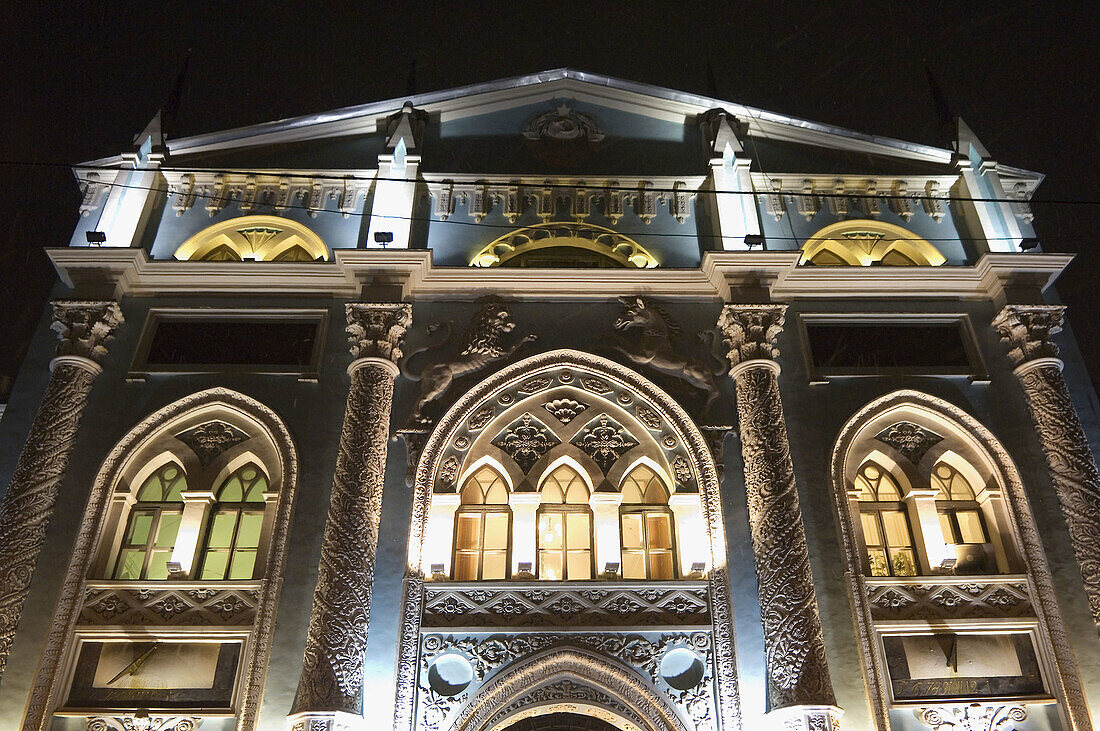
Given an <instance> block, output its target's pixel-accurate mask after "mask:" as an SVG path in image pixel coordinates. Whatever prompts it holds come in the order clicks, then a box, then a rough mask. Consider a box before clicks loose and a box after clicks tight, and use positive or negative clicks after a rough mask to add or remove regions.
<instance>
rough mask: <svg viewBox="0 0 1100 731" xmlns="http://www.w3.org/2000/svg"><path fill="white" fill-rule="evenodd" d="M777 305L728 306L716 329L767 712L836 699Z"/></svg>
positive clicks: (832, 702) (822, 704)
mask: <svg viewBox="0 0 1100 731" xmlns="http://www.w3.org/2000/svg"><path fill="white" fill-rule="evenodd" d="M785 309H786V308H785V307H784V306H782V305H727V306H726V307H725V308H723V311H722V315H721V317H720V318H719V321H718V325H719V327H720V328H721V329H722V334H723V337H724V338H725V341H726V345H727V346H728V347H729V351H730V362H731V363H732V364H733V366H734V367H733V368H732V370H731V371H730V373H731V375H732V377H733V379H734V383H735V386H736V391H737V413H738V416H739V421H740V429H741V453H742V457H743V459H744V464H745V490H746V492H747V496H748V509H749V524H750V530H751V532H752V544H753V554H754V557H755V561H756V576H757V583H758V586H759V592H760V610H761V615H762V618H763V623H764V646H765V652H766V655H767V667H768V701H769V707H770V709H771V710H776V709H784V708H788V707H791V706H814V707H832V706H834V705H835V703H836V701H835V699H834V696H833V689H832V683H831V681H830V679H829V667H828V664H827V662H826V659H825V641H824V638H823V637H822V634H821V618H820V616H819V615H818V610H817V599H816V596H815V594H814V583H813V575H812V574H811V572H810V559H809V551H808V549H807V546H806V533H805V529H804V527H803V524H802V514H801V510H800V509H799V506H798V491H797V488H796V486H795V480H794V464H793V463H792V462H791V454H790V444H789V443H788V439H787V427H786V422H785V421H784V418H783V404H782V402H781V401H780V397H779V382H778V380H777V379H776V372H777V371H778V365H777V364H776V363H775V361H774V360H772V358H773V357H774V356H775V355H777V354H778V350H777V349H776V347H775V337H776V335H778V334H779V332H780V330H781V329H782V327H783V316H784V311H785Z"/></svg>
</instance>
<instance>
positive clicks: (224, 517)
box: [206, 510, 237, 548]
mask: <svg viewBox="0 0 1100 731" xmlns="http://www.w3.org/2000/svg"><path fill="white" fill-rule="evenodd" d="M236 525H237V511H236V510H224V511H221V512H218V513H215V514H214V519H213V520H212V521H210V532H209V533H207V535H206V547H207V548H229V547H230V546H231V545H232V544H233V528H234V527H236Z"/></svg>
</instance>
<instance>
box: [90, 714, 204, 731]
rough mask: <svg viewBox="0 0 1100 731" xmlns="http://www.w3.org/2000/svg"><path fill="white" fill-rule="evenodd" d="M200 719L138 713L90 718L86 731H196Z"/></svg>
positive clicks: (200, 722)
mask: <svg viewBox="0 0 1100 731" xmlns="http://www.w3.org/2000/svg"><path fill="white" fill-rule="evenodd" d="M200 726H202V719H201V718H199V717H197V716H162V715H159V714H158V715H155V716H150V715H149V713H148V712H146V711H138V712H137V713H134V714H131V715H128V716H92V717H91V718H89V719H88V725H87V726H86V727H85V728H86V731H198V729H199V727H200Z"/></svg>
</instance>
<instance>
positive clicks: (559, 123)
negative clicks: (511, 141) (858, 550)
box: [523, 104, 604, 142]
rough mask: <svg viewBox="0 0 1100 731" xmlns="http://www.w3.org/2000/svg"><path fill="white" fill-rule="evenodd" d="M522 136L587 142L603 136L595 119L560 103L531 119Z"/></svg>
mask: <svg viewBox="0 0 1100 731" xmlns="http://www.w3.org/2000/svg"><path fill="white" fill-rule="evenodd" d="M523 136H524V137H526V138H527V139H529V140H542V139H550V140H562V141H567V140H577V139H580V140H586V141H588V142H599V141H601V140H602V139H603V137H604V135H603V132H601V131H600V127H599V125H598V124H596V120H594V119H592V117H589V116H588V115H587V114H581V113H580V112H578V111H576V110H574V109H571V108H570V107H569V105H568V104H560V105H558V106H557V107H556V108H555V109H552V110H551V111H549V112H544V113H542V114H540V115H539V116H537V117H535V118H534V119H532V120H531V121H530V122H528V123H527V127H526V128H525V129H524V130H523Z"/></svg>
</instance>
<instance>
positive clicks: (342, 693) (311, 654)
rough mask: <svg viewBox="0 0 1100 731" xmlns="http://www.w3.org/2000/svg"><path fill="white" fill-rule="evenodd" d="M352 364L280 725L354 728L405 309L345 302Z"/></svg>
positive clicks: (313, 729) (322, 730)
mask: <svg viewBox="0 0 1100 731" xmlns="http://www.w3.org/2000/svg"><path fill="white" fill-rule="evenodd" d="M347 318H348V326H347V332H348V335H349V338H348V340H349V342H350V343H351V354H352V356H353V357H354V358H355V361H354V362H352V364H351V366H349V368H348V373H350V374H351V389H350V390H349V392H348V402H347V409H346V410H345V412H344V425H343V430H342V432H341V435H340V449H339V453H338V455H337V458H336V473H335V476H334V478H333V485H332V498H331V503H330V505H329V512H328V519H327V521H326V523H325V532H324V536H323V538H322V543H321V561H320V566H319V568H318V572H317V574H318V575H317V588H316V590H315V592H314V595H313V611H312V613H311V615H310V621H309V632H308V634H307V636H306V649H305V659H304V661H303V666H302V675H301V679H300V680H299V681H298V693H297V696H296V697H295V699H294V706H293V708H292V710H291V714H290V716H289V725H290V727H291V728H293V729H295V730H296V731H297V730H298V729H308V730H309V731H334V730H335V729H348V728H359V727H363V659H364V656H365V653H366V647H367V624H368V621H369V619H370V600H371V584H372V583H373V580H374V561H375V554H376V551H377V549H378V522H379V517H380V514H381V508H382V487H383V477H384V473H385V467H386V448H387V444H388V442H389V429H390V408H391V405H392V401H393V382H394V378H395V377H396V376H397V374H398V372H399V371H398V367H397V360H398V359H399V358H400V357H401V351H400V347H401V339H402V338H403V337H404V335H405V330H406V329H407V328H408V326H409V324H410V322H411V321H412V309H411V307H410V306H409V305H405V304H363V303H355V304H349V305H347Z"/></svg>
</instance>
